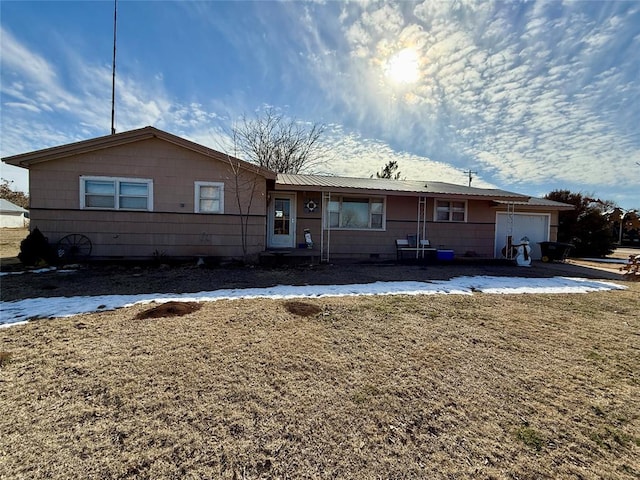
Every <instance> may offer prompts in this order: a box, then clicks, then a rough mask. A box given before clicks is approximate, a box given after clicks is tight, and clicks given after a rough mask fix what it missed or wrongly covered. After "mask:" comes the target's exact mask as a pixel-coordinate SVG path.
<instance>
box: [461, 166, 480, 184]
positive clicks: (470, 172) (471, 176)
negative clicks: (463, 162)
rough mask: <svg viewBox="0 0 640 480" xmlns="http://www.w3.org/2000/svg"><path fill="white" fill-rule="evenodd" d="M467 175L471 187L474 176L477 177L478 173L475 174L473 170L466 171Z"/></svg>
mask: <svg viewBox="0 0 640 480" xmlns="http://www.w3.org/2000/svg"><path fill="white" fill-rule="evenodd" d="M464 173H465V175H469V186H471V180H473V175H474V174H475V175H477V174H478V172H474V171H472V170H465V171H464Z"/></svg>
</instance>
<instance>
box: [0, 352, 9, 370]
mask: <svg viewBox="0 0 640 480" xmlns="http://www.w3.org/2000/svg"><path fill="white" fill-rule="evenodd" d="M11 356H12V355H11V352H0V367H4V366H5V365H7V364H8V363H9V362H10V361H11Z"/></svg>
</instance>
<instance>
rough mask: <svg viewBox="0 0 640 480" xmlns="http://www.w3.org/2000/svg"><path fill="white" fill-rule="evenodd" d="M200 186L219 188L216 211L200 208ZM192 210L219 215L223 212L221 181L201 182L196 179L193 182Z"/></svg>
mask: <svg viewBox="0 0 640 480" xmlns="http://www.w3.org/2000/svg"><path fill="white" fill-rule="evenodd" d="M201 187H216V188H218V189H219V190H220V208H219V209H218V211H215V212H213V211H208V210H200V200H201V198H200V188H201ZM193 202H194V203H193V205H194V212H195V213H202V214H209V215H219V214H223V213H224V183H223V182H202V181H197V182H194V198H193Z"/></svg>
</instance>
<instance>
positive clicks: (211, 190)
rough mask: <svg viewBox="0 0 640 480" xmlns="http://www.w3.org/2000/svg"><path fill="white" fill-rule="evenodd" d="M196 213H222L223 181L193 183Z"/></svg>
mask: <svg viewBox="0 0 640 480" xmlns="http://www.w3.org/2000/svg"><path fill="white" fill-rule="evenodd" d="M195 194H196V196H195V211H196V213H224V183H220V182H196V183H195Z"/></svg>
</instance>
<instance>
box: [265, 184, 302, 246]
mask: <svg viewBox="0 0 640 480" xmlns="http://www.w3.org/2000/svg"><path fill="white" fill-rule="evenodd" d="M295 239H296V195H295V194H294V193H272V194H271V204H270V206H269V247H271V248H293V247H294V246H295Z"/></svg>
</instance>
